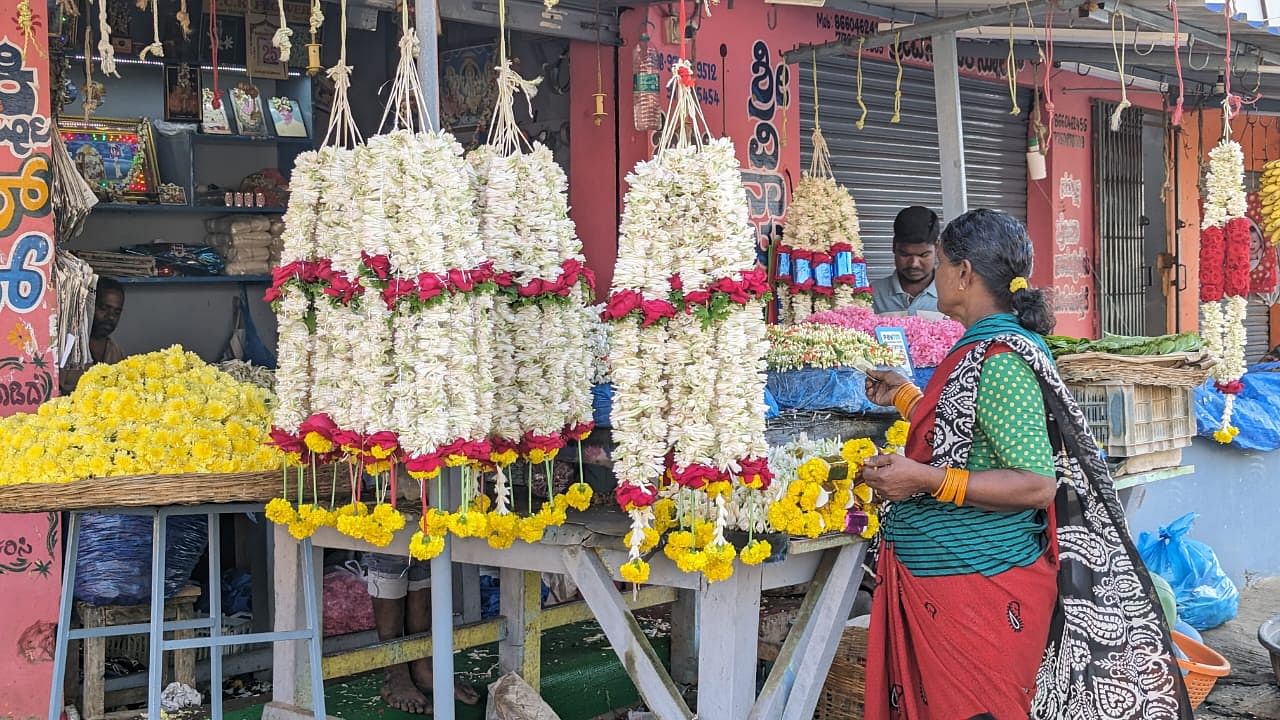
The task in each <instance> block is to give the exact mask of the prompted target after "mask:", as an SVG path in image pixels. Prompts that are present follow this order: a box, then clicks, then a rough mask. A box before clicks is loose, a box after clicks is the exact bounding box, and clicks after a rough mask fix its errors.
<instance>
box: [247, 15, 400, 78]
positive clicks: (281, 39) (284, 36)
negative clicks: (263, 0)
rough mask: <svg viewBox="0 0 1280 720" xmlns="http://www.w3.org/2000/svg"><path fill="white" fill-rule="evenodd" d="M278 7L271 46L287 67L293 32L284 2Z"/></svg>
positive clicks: (291, 50) (291, 52)
mask: <svg viewBox="0 0 1280 720" xmlns="http://www.w3.org/2000/svg"><path fill="white" fill-rule="evenodd" d="M405 1H406V2H407V0H405ZM277 5H278V6H279V11H280V27H279V28H277V29H276V34H275V35H272V36H271V44H272V45H273V46H275V48H276V49H277V50H279V51H280V62H281V63H284V64H286V65H287V64H288V63H289V56H290V55H292V54H293V30H290V29H289V20H288V18H286V17H285V14H284V0H277Z"/></svg>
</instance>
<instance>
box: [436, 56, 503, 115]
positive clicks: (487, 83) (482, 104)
mask: <svg viewBox="0 0 1280 720" xmlns="http://www.w3.org/2000/svg"><path fill="white" fill-rule="evenodd" d="M496 56H497V46H496V45H493V44H489V45H477V46H475V47H469V48H460V49H458V50H449V51H447V52H442V53H440V80H441V82H440V124H441V125H442V126H443V127H445V128H447V129H450V130H455V131H456V130H464V129H468V128H476V127H487V126H488V123H489V116H490V114H491V113H493V106H494V104H495V103H496V102H497V101H498V84H497V83H496V82H494V81H493V70H492V68H493V66H494V65H495V64H496V63H497V57H496Z"/></svg>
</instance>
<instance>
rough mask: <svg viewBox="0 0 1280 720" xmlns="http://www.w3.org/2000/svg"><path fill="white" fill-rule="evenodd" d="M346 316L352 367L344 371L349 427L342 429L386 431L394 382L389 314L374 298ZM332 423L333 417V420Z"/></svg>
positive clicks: (381, 303)
mask: <svg viewBox="0 0 1280 720" xmlns="http://www.w3.org/2000/svg"><path fill="white" fill-rule="evenodd" d="M349 317H350V318H351V319H352V320H355V321H356V322H355V323H353V325H352V327H350V328H349V329H350V331H351V332H349V333H348V337H349V338H350V343H351V361H352V365H351V366H350V367H349V368H347V371H346V376H347V379H348V385H347V388H346V391H347V397H349V398H352V399H353V400H354V402H352V403H350V405H349V416H348V420H349V422H350V423H351V424H350V425H340V427H343V428H345V429H350V430H355V431H356V432H359V433H363V434H366V435H371V434H373V433H375V432H379V431H382V430H388V429H390V428H389V425H388V423H389V421H390V419H391V404H392V398H391V395H390V393H389V392H388V390H389V388H390V387H391V384H392V382H393V381H394V379H395V374H396V368H395V365H394V364H393V360H392V356H391V349H392V336H391V312H390V311H389V310H388V309H387V306H386V303H384V302H382V299H381V298H379V297H376V296H372V297H366V298H363V299H362V300H361V301H360V302H358V303H357V304H356V305H354V306H353V307H352V308H351V312H350V313H349ZM334 420H335V421H336V420H337V418H334Z"/></svg>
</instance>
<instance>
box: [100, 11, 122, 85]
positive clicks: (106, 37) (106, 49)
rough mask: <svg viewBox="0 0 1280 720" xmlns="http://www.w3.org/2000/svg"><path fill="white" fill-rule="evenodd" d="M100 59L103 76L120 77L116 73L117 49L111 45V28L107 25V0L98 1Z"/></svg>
mask: <svg viewBox="0 0 1280 720" xmlns="http://www.w3.org/2000/svg"><path fill="white" fill-rule="evenodd" d="M98 57H99V58H100V59H99V67H101V68H102V74H103V75H106V76H107V77H120V73H119V72H117V71H116V49H115V48H114V47H112V45H111V26H110V25H108V24H107V0H98Z"/></svg>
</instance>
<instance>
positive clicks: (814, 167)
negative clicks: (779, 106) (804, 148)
mask: <svg viewBox="0 0 1280 720" xmlns="http://www.w3.org/2000/svg"><path fill="white" fill-rule="evenodd" d="M821 110H822V105H821V103H820V102H819V100H818V51H817V50H814V51H813V134H812V135H811V136H810V137H811V138H812V141H813V155H812V156H811V157H810V158H809V176H810V177H835V175H834V174H832V172H831V149H830V148H828V147H827V139H826V138H825V137H823V136H822V120H821V119H820V117H819V116H820V113H821Z"/></svg>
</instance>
